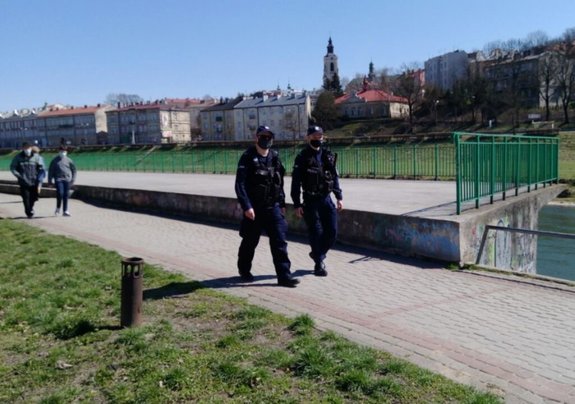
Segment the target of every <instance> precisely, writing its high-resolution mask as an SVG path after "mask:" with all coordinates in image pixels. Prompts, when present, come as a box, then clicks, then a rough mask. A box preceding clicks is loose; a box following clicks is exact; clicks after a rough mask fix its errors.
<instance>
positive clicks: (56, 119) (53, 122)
mask: <svg viewBox="0 0 575 404" xmlns="http://www.w3.org/2000/svg"><path fill="white" fill-rule="evenodd" d="M110 109H112V106H110V105H101V104H98V105H96V106H88V105H84V106H83V107H64V108H61V107H48V108H46V109H44V110H43V111H41V112H39V113H38V116H37V117H36V132H37V135H38V142H39V144H41V145H43V146H45V147H55V146H58V145H60V144H62V143H66V144H69V145H76V146H77V145H95V144H100V143H101V139H102V138H103V137H105V136H106V134H107V132H108V127H107V122H106V111H108V110H110Z"/></svg>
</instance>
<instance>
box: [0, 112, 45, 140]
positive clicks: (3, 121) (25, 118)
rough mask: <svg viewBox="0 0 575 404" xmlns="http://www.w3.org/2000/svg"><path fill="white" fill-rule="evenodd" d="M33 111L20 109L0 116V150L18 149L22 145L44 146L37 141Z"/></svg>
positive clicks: (34, 113) (35, 113)
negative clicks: (36, 144) (26, 143)
mask: <svg viewBox="0 0 575 404" xmlns="http://www.w3.org/2000/svg"><path fill="white" fill-rule="evenodd" d="M37 116H38V114H37V112H36V110H35V109H20V110H14V111H12V112H4V113H1V114H0V148H13V149H16V148H19V147H20V146H21V145H22V143H24V142H28V143H38V144H39V145H44V140H43V139H39V135H38V130H37V127H36V124H37V122H36V117H37Z"/></svg>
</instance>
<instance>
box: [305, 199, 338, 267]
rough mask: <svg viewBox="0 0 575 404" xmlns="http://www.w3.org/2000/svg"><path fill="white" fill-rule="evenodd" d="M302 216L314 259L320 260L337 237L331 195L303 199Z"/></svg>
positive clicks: (334, 209)
mask: <svg viewBox="0 0 575 404" xmlns="http://www.w3.org/2000/svg"><path fill="white" fill-rule="evenodd" d="M303 218H304V220H305V223H306V225H307V230H308V236H309V244H310V247H311V252H312V255H313V257H314V261H315V262H316V263H317V262H321V261H323V260H324V259H325V256H326V254H327V252H328V251H329V250H330V248H331V247H333V245H334V244H335V239H336V237H337V210H336V208H335V205H334V203H333V201H332V200H331V197H330V196H329V195H328V196H326V197H322V198H308V199H305V200H304V207H303Z"/></svg>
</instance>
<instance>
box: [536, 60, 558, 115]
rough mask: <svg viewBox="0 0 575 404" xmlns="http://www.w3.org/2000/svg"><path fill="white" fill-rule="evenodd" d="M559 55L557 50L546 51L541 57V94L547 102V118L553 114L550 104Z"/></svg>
mask: <svg viewBox="0 0 575 404" xmlns="http://www.w3.org/2000/svg"><path fill="white" fill-rule="evenodd" d="M557 68H558V57H557V54H556V53H555V52H546V53H544V54H543V55H541V58H539V83H540V87H539V95H540V96H541V98H543V101H544V102H545V120H546V121H548V120H549V118H550V116H551V111H550V108H549V104H550V101H551V96H552V95H553V91H554V89H553V82H554V79H555V76H556V75H557Z"/></svg>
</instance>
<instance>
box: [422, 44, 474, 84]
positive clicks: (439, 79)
mask: <svg viewBox="0 0 575 404" xmlns="http://www.w3.org/2000/svg"><path fill="white" fill-rule="evenodd" d="M468 67H469V59H468V57H467V53H465V52H464V51H460V50H457V51H455V52H450V53H446V54H444V55H440V56H436V57H433V58H431V59H428V60H427V61H426V62H425V82H426V84H427V85H428V86H433V87H436V88H438V89H440V90H443V91H447V90H451V89H452V88H453V86H454V85H455V83H456V82H457V81H458V80H461V79H464V78H466V77H467V72H468Z"/></svg>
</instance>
